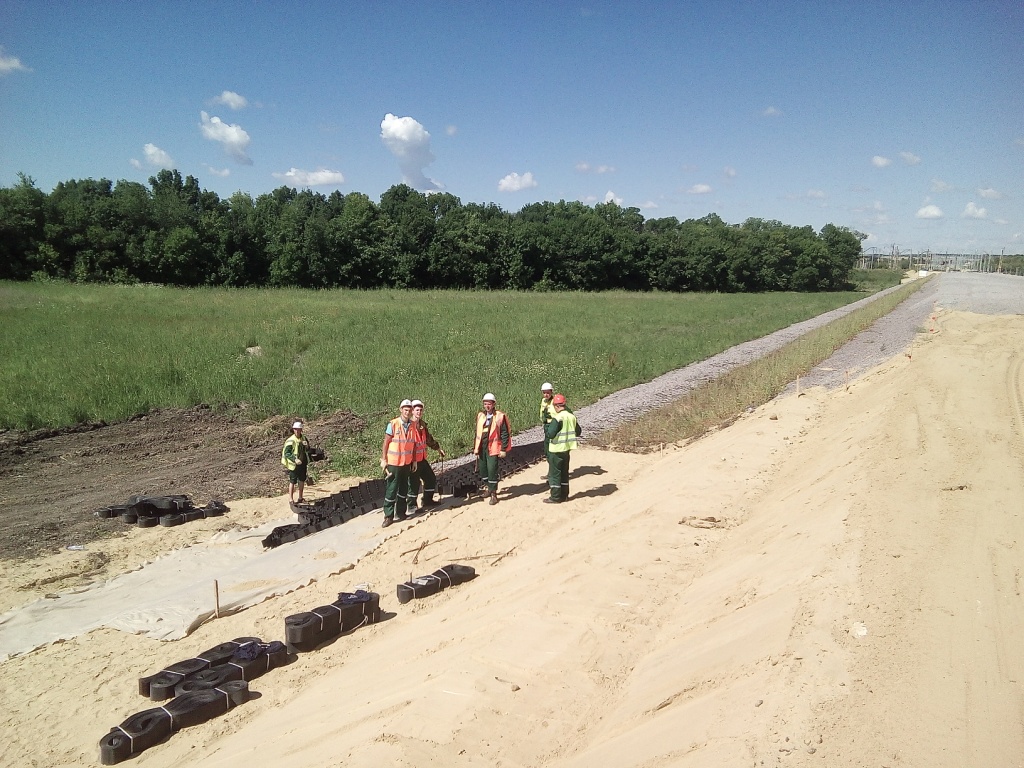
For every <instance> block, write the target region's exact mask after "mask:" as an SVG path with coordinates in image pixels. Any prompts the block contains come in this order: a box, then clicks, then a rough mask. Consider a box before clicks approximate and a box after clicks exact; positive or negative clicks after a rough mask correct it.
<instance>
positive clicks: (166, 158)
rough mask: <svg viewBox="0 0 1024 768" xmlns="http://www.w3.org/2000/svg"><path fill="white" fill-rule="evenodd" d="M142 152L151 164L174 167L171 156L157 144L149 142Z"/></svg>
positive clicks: (159, 166)
mask: <svg viewBox="0 0 1024 768" xmlns="http://www.w3.org/2000/svg"><path fill="white" fill-rule="evenodd" d="M142 152H143V153H144V154H145V155H146V162H147V163H149V164H150V165H153V166H156V167H157V168H173V167H174V161H173V160H172V159H171V156H170V155H169V154H167V153H166V152H164V151H163V150H162V149H160V147H158V146H157V145H156V144H147V145H146V146H144V147H143V148H142Z"/></svg>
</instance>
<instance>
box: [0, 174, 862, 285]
mask: <svg viewBox="0 0 1024 768" xmlns="http://www.w3.org/2000/svg"><path fill="white" fill-rule="evenodd" d="M862 239H863V236H862V235H860V234H859V233H857V232H854V231H851V230H849V229H847V228H845V227H838V226H834V225H832V224H828V225H826V226H825V227H823V228H822V230H821V231H820V232H815V231H814V230H813V229H812V228H811V227H809V226H805V227H796V226H790V225H786V224H783V223H781V222H778V221H766V220H761V219H748V220H747V221H745V222H743V223H742V224H733V225H731V224H727V223H726V222H724V221H722V219H721V218H719V217H718V216H717V215H715V214H710V215H708V216H705V217H704V218H702V219H690V220H687V221H682V222H680V221H679V220H677V219H675V218H672V217H669V218H662V219H646V220H645V219H644V217H643V216H642V215H641V214H640V211H639V210H638V209H636V208H622V207H620V206H619V205H617V204H615V203H602V204H598V205H594V206H593V207H591V206H587V205H584V204H583V203H579V202H566V201H561V202H557V203H552V202H543V203H533V204H530V205H527V206H525V207H524V208H523V209H522V210H520V211H518V212H516V213H509V212H506V211H504V210H502V209H501V208H500V207H499V206H497V205H495V204H493V203H489V204H478V203H467V204H463V203H462V202H461V201H460V200H459V198H457V197H455V196H454V195H451V194H448V193H435V194H429V195H425V194H422V193H420V192H417V191H416V190H414V189H412V188H411V187H409V186H407V185H405V184H400V185H397V186H394V187H391V188H390V189H389V190H387V191H386V192H385V193H384V194H383V195H382V196H381V199H380V202H379V203H374V202H373V201H372V200H370V198H369V197H367V196H366V195H364V194H361V193H359V192H351V193H349V194H347V195H343V194H341V193H340V192H332V193H331V194H330V195H323V194H321V193H318V192H312V191H309V190H302V191H298V190H295V189H292V188H289V187H280V188H278V189H275V190H274V191H273V192H269V193H267V194H262V195H259V196H258V197H256V198H255V199H253V197H252V196H250V195H249V194H246V193H244V192H236V193H235V194H233V195H232V196H231V197H229V198H227V199H226V200H225V199H221V198H220V197H219V196H218V195H217V194H216V193H214V192H210V191H207V190H204V189H200V187H199V182H198V181H197V180H196V178H195V177H193V176H187V177H185V178H182V176H181V174H180V173H179V172H178V171H171V170H162V171H160V172H159V173H158V174H157V175H156V176H153V177H151V178H150V179H149V186H148V187H146V186H145V185H143V184H139V183H137V182H132V181H118V182H117V183H116V184H114V183H112V182H111V181H109V180H107V179H100V180H99V181H96V180H93V179H84V180H71V181H66V182H61V183H60V184H58V185H57V186H56V187H55V188H54V190H53V191H52V192H51V193H49V194H46V193H45V192H43V191H41V190H40V189H38V188H37V187H36V185H35V183H34V182H33V180H32V179H30V178H28V177H26V176H24V175H21V176H19V183H17V184H15V185H14V186H12V187H9V188H0V278H3V279H13V280H25V279H31V278H39V277H51V278H60V279H66V280H72V281H81V282H86V281H94V282H95V281H98V282H135V281H141V282H153V283H165V284H170V285H180V286H191V285H223V286H301V287H308V288H334V287H345V288H377V287H382V286H389V287H398V288H485V289H498V288H509V289H519V290H534V289H536V290H585V291H598V290H605V289H610V288H622V289H627V290H641V291H644V290H663V291H776V290H795V291H819V290H835V289H841V288H843V287H845V286H846V281H847V276H848V274H849V272H850V269H851V268H852V267H853V265H854V262H855V261H856V259H857V258H858V256H859V255H860V252H861V240H862Z"/></svg>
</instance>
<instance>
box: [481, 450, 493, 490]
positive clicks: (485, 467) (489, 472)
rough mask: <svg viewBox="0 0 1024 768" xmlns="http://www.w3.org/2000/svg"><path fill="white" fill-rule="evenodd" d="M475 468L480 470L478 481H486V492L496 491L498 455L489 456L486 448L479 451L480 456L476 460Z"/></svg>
mask: <svg viewBox="0 0 1024 768" xmlns="http://www.w3.org/2000/svg"><path fill="white" fill-rule="evenodd" d="M476 466H477V469H479V470H480V482H481V483H487V492H488V493H497V492H498V457H497V456H491V455H490V454H489V453H487V452H486V450H482V451H480V456H479V458H478V459H477V462H476Z"/></svg>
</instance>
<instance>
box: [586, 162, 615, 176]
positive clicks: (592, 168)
mask: <svg viewBox="0 0 1024 768" xmlns="http://www.w3.org/2000/svg"><path fill="white" fill-rule="evenodd" d="M576 170H577V172H579V173H597V174H601V173H615V166H614V165H591V164H590V163H576Z"/></svg>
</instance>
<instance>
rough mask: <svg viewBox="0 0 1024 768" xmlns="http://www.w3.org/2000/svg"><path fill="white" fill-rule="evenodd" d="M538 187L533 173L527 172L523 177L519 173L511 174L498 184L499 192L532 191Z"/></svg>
mask: <svg viewBox="0 0 1024 768" xmlns="http://www.w3.org/2000/svg"><path fill="white" fill-rule="evenodd" d="M536 186H537V180H536V179H535V178H533V173H531V172H530V171H527V172H526V173H524V174H523V175H522V176H520V175H519V174H518V173H510V174H509V175H508V176H506V177H505V178H503V179H502V180H501V181H499V182H498V191H499V192H519V191H520V190H522V189H530V188H531V187H536Z"/></svg>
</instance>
